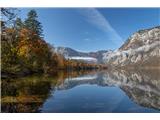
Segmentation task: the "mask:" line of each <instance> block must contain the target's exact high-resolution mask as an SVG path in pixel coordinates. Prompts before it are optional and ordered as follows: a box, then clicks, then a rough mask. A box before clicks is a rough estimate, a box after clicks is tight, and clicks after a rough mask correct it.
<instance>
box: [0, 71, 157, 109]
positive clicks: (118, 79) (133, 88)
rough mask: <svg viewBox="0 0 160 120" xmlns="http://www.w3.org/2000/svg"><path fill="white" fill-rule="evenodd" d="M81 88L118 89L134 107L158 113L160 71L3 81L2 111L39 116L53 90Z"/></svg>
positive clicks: (63, 74)
mask: <svg viewBox="0 0 160 120" xmlns="http://www.w3.org/2000/svg"><path fill="white" fill-rule="evenodd" d="M82 84H90V85H92V84H96V85H98V86H103V87H110V86H117V87H119V88H121V89H122V90H123V91H124V92H125V93H126V95H127V96H129V98H130V99H131V100H132V101H134V102H135V103H137V104H139V105H141V106H144V107H148V108H154V109H156V110H160V87H159V86H160V74H159V70H140V71H138V70H136V71H135V70H127V71H125V70H108V71H78V72H76V71H74V72H73V71H72V72H62V71H58V72H56V73H54V74H53V75H51V76H45V75H39V74H36V75H32V76H29V77H24V78H18V79H10V80H7V79H4V80H3V79H2V80H1V103H2V104H1V110H2V112H41V111H40V108H42V107H43V104H44V103H45V101H46V100H47V99H48V98H49V97H50V95H51V94H52V95H54V91H55V90H59V91H60V90H67V89H71V88H74V87H76V86H79V85H82ZM51 92H52V93H51ZM93 92H94V91H93ZM102 94H103V93H102ZM106 102H107V101H106Z"/></svg>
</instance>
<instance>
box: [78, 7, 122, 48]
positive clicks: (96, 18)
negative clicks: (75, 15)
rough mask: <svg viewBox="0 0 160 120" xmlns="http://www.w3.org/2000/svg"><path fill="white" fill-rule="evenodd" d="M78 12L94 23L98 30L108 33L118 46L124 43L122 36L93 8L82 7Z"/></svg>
mask: <svg viewBox="0 0 160 120" xmlns="http://www.w3.org/2000/svg"><path fill="white" fill-rule="evenodd" d="M79 13H80V14H81V15H82V16H83V17H84V19H85V20H86V21H87V22H88V23H90V24H92V25H94V26H95V27H96V28H98V29H99V30H101V31H103V32H105V33H106V35H108V37H109V39H110V40H111V41H112V42H113V43H114V44H116V45H117V46H120V45H121V44H122V43H124V41H123V39H122V37H121V36H120V35H119V34H118V33H117V31H116V30H115V29H114V28H113V27H112V26H111V24H110V23H109V22H108V20H107V19H106V18H105V17H104V16H103V14H101V13H100V12H99V11H98V10H97V9H95V8H82V9H79Z"/></svg>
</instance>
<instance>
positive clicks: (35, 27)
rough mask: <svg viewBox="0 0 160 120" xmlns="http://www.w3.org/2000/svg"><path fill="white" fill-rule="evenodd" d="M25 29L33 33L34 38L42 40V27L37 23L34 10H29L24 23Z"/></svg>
mask: <svg viewBox="0 0 160 120" xmlns="http://www.w3.org/2000/svg"><path fill="white" fill-rule="evenodd" d="M24 24H25V27H26V28H27V29H28V30H30V31H31V32H33V33H34V35H35V36H34V37H36V38H37V37H38V38H42V36H43V35H42V32H43V30H42V25H41V23H40V22H39V21H38V16H37V13H36V11H35V10H31V11H30V12H29V13H28V15H27V19H26V20H25V22H24Z"/></svg>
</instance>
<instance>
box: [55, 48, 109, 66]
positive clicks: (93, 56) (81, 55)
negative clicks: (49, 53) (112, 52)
mask: <svg viewBox="0 0 160 120" xmlns="http://www.w3.org/2000/svg"><path fill="white" fill-rule="evenodd" d="M56 52H57V53H59V54H62V55H63V56H64V57H65V58H67V59H74V60H81V61H86V62H93V63H102V62H103V54H104V53H107V52H108V51H107V50H100V51H97V52H88V53H87V52H79V51H76V50H74V49H71V48H68V47H57V48H56Z"/></svg>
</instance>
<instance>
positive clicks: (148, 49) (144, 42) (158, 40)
mask: <svg viewBox="0 0 160 120" xmlns="http://www.w3.org/2000/svg"><path fill="white" fill-rule="evenodd" d="M103 60H104V61H105V63H106V64H108V65H109V64H110V65H112V66H137V67H138V66H145V67H147V66H156V67H157V66H159V67H160V26H158V27H154V28H151V29H145V30H140V31H138V32H136V33H134V34H133V35H132V36H130V38H129V39H128V40H127V41H126V42H125V43H124V44H123V45H122V46H121V47H120V48H119V49H118V50H115V51H112V52H109V53H108V52H107V53H105V54H104V56H103Z"/></svg>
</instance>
